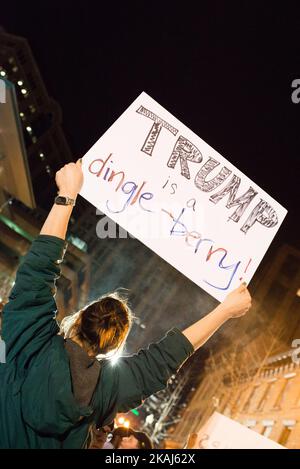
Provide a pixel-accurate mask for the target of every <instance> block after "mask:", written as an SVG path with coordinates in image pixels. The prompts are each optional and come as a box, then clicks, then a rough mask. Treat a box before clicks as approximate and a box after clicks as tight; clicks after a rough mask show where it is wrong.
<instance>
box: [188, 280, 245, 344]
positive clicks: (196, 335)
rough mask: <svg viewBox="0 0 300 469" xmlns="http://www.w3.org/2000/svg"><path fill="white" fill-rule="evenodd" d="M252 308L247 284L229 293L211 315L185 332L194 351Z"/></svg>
mask: <svg viewBox="0 0 300 469" xmlns="http://www.w3.org/2000/svg"><path fill="white" fill-rule="evenodd" d="M250 308H251V296H250V293H249V291H248V289H247V286H246V284H245V283H242V284H241V285H240V286H239V287H238V288H237V289H236V290H234V291H232V292H231V293H229V295H228V296H227V297H226V298H225V300H224V301H223V303H220V304H219V306H217V307H216V308H215V309H214V310H213V311H212V312H211V313H210V314H208V315H207V316H205V317H204V318H202V319H200V320H199V321H197V322H195V323H194V324H192V325H191V326H190V327H188V328H187V329H185V330H184V331H183V334H184V335H185V337H186V338H187V339H188V340H189V341H190V342H191V344H192V345H193V347H194V349H195V350H197V349H198V348H199V347H201V346H202V345H203V344H204V343H205V342H206V341H207V340H208V339H209V338H210V337H211V336H212V335H213V334H214V333H215V332H216V331H217V330H218V329H219V328H220V327H221V326H222V324H224V323H225V322H226V321H228V319H231V318H237V317H240V316H243V315H244V314H246V313H247V311H248V310H249V309H250Z"/></svg>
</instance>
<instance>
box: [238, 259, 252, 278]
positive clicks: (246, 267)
mask: <svg viewBox="0 0 300 469" xmlns="http://www.w3.org/2000/svg"><path fill="white" fill-rule="evenodd" d="M251 261H252V259H250V260H249V262H248V264H247V267H246V269H245V270H244V274H245V273H246V272H247V270H248V267H249V265H250V263H251ZM242 280H243V277H241V278H240V281H242Z"/></svg>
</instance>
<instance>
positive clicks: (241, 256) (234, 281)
mask: <svg viewBox="0 0 300 469" xmlns="http://www.w3.org/2000/svg"><path fill="white" fill-rule="evenodd" d="M83 171H84V185H83V188H82V191H81V195H82V196H83V197H84V198H86V199H87V200H88V201H89V202H91V203H92V204H93V205H95V207H97V208H98V209H99V210H101V212H103V213H105V214H106V215H107V216H108V217H110V218H111V219H112V220H113V221H114V222H116V223H118V224H119V225H120V226H121V227H122V228H124V229H125V230H127V231H128V232H129V233H130V234H131V235H133V236H134V237H136V238H137V239H139V240H140V241H142V242H143V243H144V244H145V245H146V246H148V247H149V248H150V249H152V250H153V251H154V252H155V253H157V254H158V255H159V256H161V257H162V258H163V259H165V260H166V261H167V262H169V263H170V264H171V265H172V266H173V267H175V268H176V269H178V270H179V271H180V272H181V273H183V274H184V275H185V276H187V277H188V278H189V279H191V280H192V281H193V282H195V283H196V284H197V285H199V286H200V287H201V288H203V289H204V290H205V291H207V292H208V293H210V294H211V295H212V296H214V297H215V298H217V299H218V300H219V301H222V300H223V299H224V298H225V296H226V295H227V293H228V292H229V291H231V290H233V289H234V288H235V287H237V286H238V285H239V284H240V283H241V281H242V280H243V281H246V282H247V283H249V281H250V279H251V278H252V276H253V274H254V272H255V270H256V269H257V267H258V265H259V263H260V262H261V260H262V258H263V256H264V254H265V252H266V250H267V249H268V247H269V245H270V243H271V241H272V239H273V238H274V236H275V234H276V232H277V231H278V229H279V227H280V225H281V223H282V221H283V219H284V217H285V216H286V213H287V211H286V210H285V209H284V208H283V207H282V206H281V205H280V204H279V203H278V202H276V201H275V200H274V199H273V198H272V197H271V196H269V195H268V194H267V193H266V192H265V191H264V190H262V189H261V188H260V187H258V186H257V185H256V184H255V183H254V182H253V181H251V180H250V179H249V178H248V177H247V176H245V175H244V174H243V173H242V172H241V171H240V170H239V169H237V168H236V167H234V166H233V165H232V164H231V163H230V162H229V161H228V160H226V159H225V158H224V157H223V156H221V155H220V154H219V153H218V152H216V151H215V150H214V149H213V148H212V147H211V146H209V145H208V144H207V143H206V142H204V141H203V140H202V139H201V138H200V137H198V136H197V135H196V134H195V133H194V132H192V131H191V130H190V129H188V128H187V127H186V126H185V125H183V124H182V123H181V122H180V121H179V120H178V119H176V118H175V117H174V116H172V114H170V113H169V112H168V111H166V110H165V109H164V108H163V107H162V106H160V105H159V104H158V103H157V102H156V101H154V100H153V99H152V98H151V97H150V96H148V95H147V94H146V93H142V94H141V95H140V96H139V97H138V98H137V99H136V100H135V101H134V102H133V103H132V104H131V105H130V106H129V108H128V109H127V110H126V111H125V112H124V113H123V114H122V115H121V116H120V117H119V118H118V119H117V120H116V122H115V123H114V124H113V125H112V126H111V127H110V128H109V129H108V130H107V131H106V132H105V134H104V135H102V137H101V138H100V139H99V140H98V141H97V142H96V143H95V144H94V146H93V147H92V148H91V149H90V150H89V151H88V152H87V154H86V155H85V156H84V158H83Z"/></svg>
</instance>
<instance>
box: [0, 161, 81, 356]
mask: <svg viewBox="0 0 300 469" xmlns="http://www.w3.org/2000/svg"><path fill="white" fill-rule="evenodd" d="M56 182H57V186H58V189H59V194H60V195H63V196H68V197H70V198H73V199H76V196H77V193H78V192H79V190H80V188H81V184H82V171H81V167H80V164H79V163H78V164H75V163H70V164H68V165H66V166H64V168H62V169H61V170H60V171H58V173H57V175H56ZM71 212H72V206H62V205H56V204H55V205H54V206H53V208H52V210H51V212H50V213H49V215H48V218H47V220H46V221H45V223H44V226H43V228H42V230H41V234H40V236H38V237H37V239H35V240H34V241H33V243H32V246H31V248H30V250H29V252H28V253H27V255H26V256H25V257H24V259H23V261H22V262H21V265H20V267H19V269H18V271H17V276H16V281H15V285H14V287H13V289H12V291H11V293H10V296H9V302H8V303H7V304H6V305H5V307H4V310H3V322H2V338H3V339H4V341H5V344H6V352H7V356H6V358H7V361H10V360H13V359H14V358H15V357H16V356H17V355H20V353H21V352H22V358H21V360H24V365H25V362H26V360H28V359H29V358H30V356H31V355H32V354H33V353H35V351H36V350H38V349H39V348H40V347H42V346H43V345H44V343H45V342H46V341H47V340H49V338H50V337H52V336H53V335H54V334H56V333H57V332H58V326H57V323H56V320H55V315H56V303H55V300H54V294H55V282H56V280H57V279H58V277H59V275H60V267H59V264H60V262H61V261H62V259H63V255H64V251H65V241H64V239H65V235H66V230H67V225H68V221H69V218H70V215H71ZM22 363H23V362H22Z"/></svg>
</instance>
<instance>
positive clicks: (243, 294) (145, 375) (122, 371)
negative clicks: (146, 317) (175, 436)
mask: <svg viewBox="0 0 300 469" xmlns="http://www.w3.org/2000/svg"><path fill="white" fill-rule="evenodd" d="M250 307H251V297H250V294H249V292H248V290H247V287H246V285H245V284H242V285H241V286H240V287H239V288H237V289H236V290H234V291H233V292H232V293H230V294H229V295H228V296H227V298H226V299H225V301H224V302H223V303H221V304H220V305H219V306H218V307H217V308H215V309H214V310H213V311H212V312H211V313H210V314H208V315H207V316H205V317H204V318H203V319H200V320H199V321H197V322H196V323H194V324H193V325H192V326H190V327H188V328H187V329H185V330H184V331H183V332H181V331H180V330H179V329H176V328H174V329H172V330H171V331H169V332H168V334H167V335H166V336H165V337H164V338H163V339H162V340H161V341H160V342H157V343H154V344H151V345H150V346H149V347H148V348H147V349H144V350H140V351H139V353H137V354H135V355H133V356H131V357H127V358H121V359H120V360H119V361H118V362H117V364H116V365H115V366H109V365H108V366H105V367H104V369H103V381H102V383H107V384H106V386H108V387H109V386H112V389H108V391H107V394H109V395H111V396H113V397H112V406H111V407H112V411H111V414H110V415H109V417H108V420H109V418H110V419H111V418H112V416H113V414H114V413H116V412H127V411H128V410H129V409H132V408H134V407H137V406H139V405H140V404H141V403H142V401H143V400H144V399H146V398H147V397H149V396H150V395H151V394H154V393H156V392H158V391H160V390H162V389H164V388H165V387H166V385H167V383H168V380H169V379H170V377H171V376H172V375H173V374H175V373H176V372H177V371H178V370H179V368H180V367H181V366H182V364H183V363H184V362H185V361H186V360H187V359H188V358H189V356H190V355H192V354H193V352H194V351H195V350H196V349H197V348H199V347H200V346H201V345H203V344H204V343H205V342H206V341H207V340H208V339H209V338H210V337H211V336H212V335H213V333H214V332H216V330H217V329H219V327H220V326H221V325H222V324H224V323H225V322H226V321H227V320H228V319H230V318H234V317H240V316H243V315H244V314H245V313H246V312H247V311H248V310H249V309H250ZM109 375H111V376H109ZM112 383H113V384H112ZM103 385H104V386H105V384H103ZM101 389H102V388H101ZM102 390H103V389H102ZM114 393H116V394H117V396H116V395H115V394H114ZM108 407H109V406H108Z"/></svg>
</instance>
